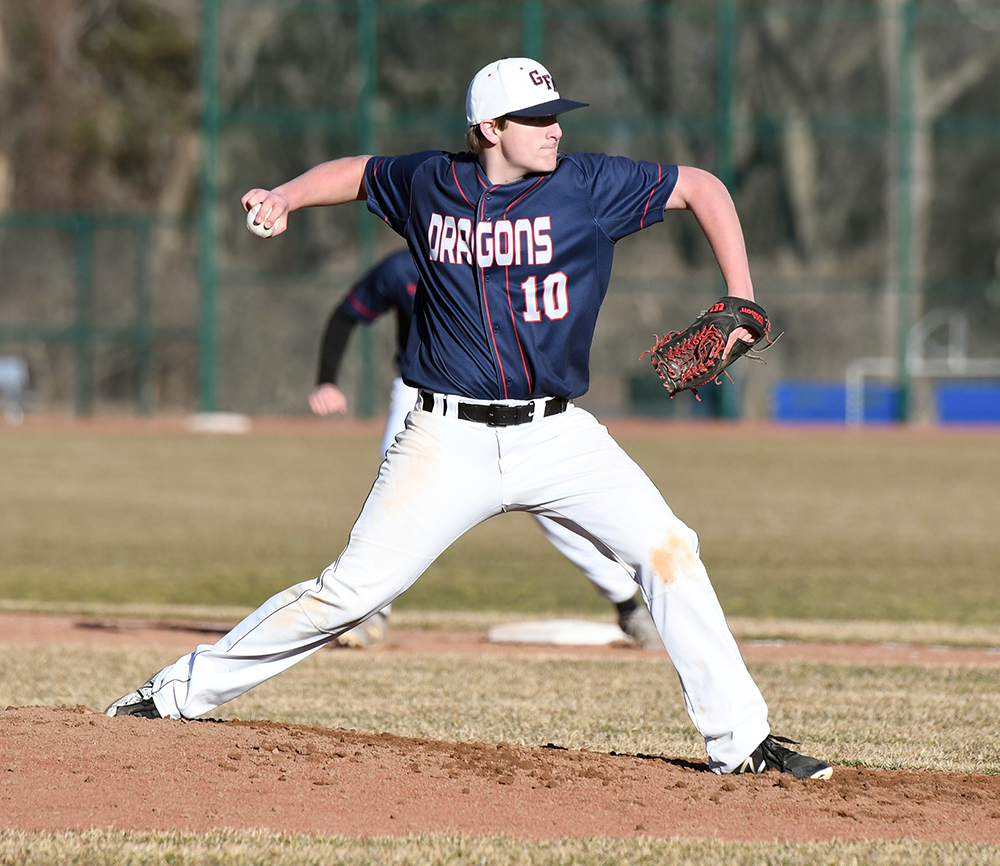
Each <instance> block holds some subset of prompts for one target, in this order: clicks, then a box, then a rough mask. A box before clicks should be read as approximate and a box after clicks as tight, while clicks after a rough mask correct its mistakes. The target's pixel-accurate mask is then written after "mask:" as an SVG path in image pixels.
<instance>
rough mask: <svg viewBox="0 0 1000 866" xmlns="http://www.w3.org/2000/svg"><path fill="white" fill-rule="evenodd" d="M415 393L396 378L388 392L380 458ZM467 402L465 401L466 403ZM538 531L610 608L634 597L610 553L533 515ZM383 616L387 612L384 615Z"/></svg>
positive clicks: (630, 580)
mask: <svg viewBox="0 0 1000 866" xmlns="http://www.w3.org/2000/svg"><path fill="white" fill-rule="evenodd" d="M417 396H418V391H417V389H416V388H411V387H410V386H409V385H407V384H406V383H405V382H403V380H402V379H401V378H399V377H398V376H397V377H396V378H395V379H393V382H392V386H391V388H390V390H389V415H388V417H387V418H386V422H385V429H384V430H383V432H382V457H383V458H384V457H385V455H386V453H387V452H388V450H389V446H390V445H392V443H393V442H394V441H395V439H396V436H397V435H399V434H400V433H401V432H402V431H403V429H404V427H405V426H406V416H407V415H408V414H409V413H410V410H411V409H412V408H413V406H414V404H415V403H416V402H417ZM467 402H468V401H467ZM535 517H536V518H537V523H538V528H539V529H541V530H542V533H543V534H544V535H545V537H546V538H547V539H548V540H549V541H550V542H551V544H552V545H553V547H555V549H556V550H558V551H559V552H560V553H561V554H562V555H563V556H565V557H566V558H567V559H568V560H569V561H570V562H572V563H573V565H575V566H576V567H577V568H579V569H580V571H582V572H583V575H584V577H586V578H587V580H589V581H590V582H591V583H592V584H594V589H596V590H597V591H598V592H599V593H600V594H601V595H602V596H604V598H606V599H607V600H608V601H610V602H611V603H612V604H620V603H621V602H623V601H628V600H629V599H630V598H632V596H634V595H635V590H636V584H635V577H634V576H633V575H632V572H631V571H628V570H626V569H625V568H624V567H623V566H622V564H621V563H620V562H619V561H618V560H617V559H616V558H615V555H614V553H612V552H611V551H610V550H607V549H606V548H604V549H602V548H601V547H600V546H599V545H597V546H595V544H594V542H593V541H591V540H590V539H588V538H585V537H584V536H582V535H579V534H578V533H576V532H574V531H573V530H572V529H568V528H567V527H565V526H563V525H562V524H560V523H556V522H555V521H554V520H550V519H549V518H547V517H544V516H543V515H541V514H536V515H535ZM385 612H386V613H387V612H388V611H385Z"/></svg>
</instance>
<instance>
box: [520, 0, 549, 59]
mask: <svg viewBox="0 0 1000 866" xmlns="http://www.w3.org/2000/svg"><path fill="white" fill-rule="evenodd" d="M544 33H545V7H544V4H543V3H542V0H524V2H523V3H522V4H521V50H522V51H523V52H524V56H525V57H530V58H532V59H533V60H538V61H540V62H541V61H542V42H543V37H544Z"/></svg>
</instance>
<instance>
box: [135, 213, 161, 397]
mask: <svg viewBox="0 0 1000 866" xmlns="http://www.w3.org/2000/svg"><path fill="white" fill-rule="evenodd" d="M135 233H136V242H137V243H138V246H139V250H138V256H139V261H138V273H137V274H136V310H135V354H136V374H137V375H136V378H137V383H136V390H137V393H136V409H137V411H138V413H139V414H140V415H152V414H153V408H154V403H155V400H156V398H155V393H154V385H153V287H152V274H151V273H150V267H151V263H150V259H151V258H152V254H151V253H152V250H151V248H152V234H153V233H152V231H151V222H150V220H148V219H143V220H141V221H140V222H139V223H138V225H137V226H136V232H135Z"/></svg>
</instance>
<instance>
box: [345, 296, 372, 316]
mask: <svg viewBox="0 0 1000 866" xmlns="http://www.w3.org/2000/svg"><path fill="white" fill-rule="evenodd" d="M347 300H348V303H350V305H351V306H352V307H354V309H355V310H357V311H358V312H359V313H361V315H362V316H364V317H365V318H366V319H368V320H369V321H370V322H374V321H375V320H376V319H377V318H378V314H377V313H374V312H372V311H371V310H369V309H368V307H366V306H365V305H364V304H362V303H361V301H359V300H358V299H357V298H356V297H355V296H354V292H351V294H350V295H349V296H348V299H347Z"/></svg>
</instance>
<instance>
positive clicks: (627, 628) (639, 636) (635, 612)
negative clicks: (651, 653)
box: [618, 604, 663, 650]
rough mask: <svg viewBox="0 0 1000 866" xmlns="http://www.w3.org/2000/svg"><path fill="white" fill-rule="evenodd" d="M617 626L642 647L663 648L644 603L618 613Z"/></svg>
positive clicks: (650, 648) (649, 648)
mask: <svg viewBox="0 0 1000 866" xmlns="http://www.w3.org/2000/svg"><path fill="white" fill-rule="evenodd" d="M618 627H619V628H620V629H621V630H622V631H623V632H625V634H627V635H628V636H629V637H630V638H632V640H634V641H635V642H636V643H637V644H639V646H641V647H642V648H643V649H648V650H659V649H663V641H661V640H660V635H659V634H658V633H657V631H656V626H655V625H653V618H652V617H651V616H650V615H649V610H648V609H647V608H646V605H644V604H640V605H636V607H634V608H632V610H628V611H623V612H621V613H620V614H619V615H618Z"/></svg>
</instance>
